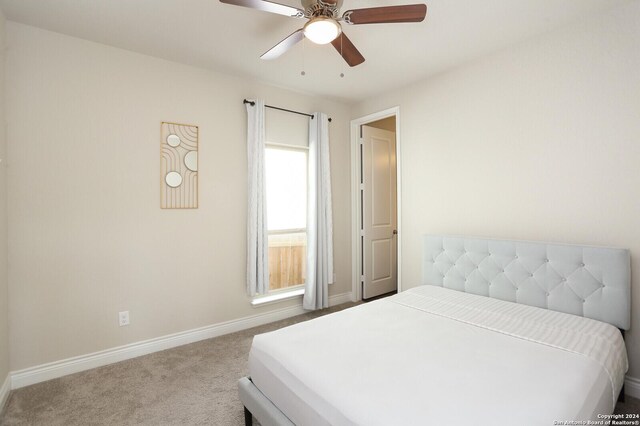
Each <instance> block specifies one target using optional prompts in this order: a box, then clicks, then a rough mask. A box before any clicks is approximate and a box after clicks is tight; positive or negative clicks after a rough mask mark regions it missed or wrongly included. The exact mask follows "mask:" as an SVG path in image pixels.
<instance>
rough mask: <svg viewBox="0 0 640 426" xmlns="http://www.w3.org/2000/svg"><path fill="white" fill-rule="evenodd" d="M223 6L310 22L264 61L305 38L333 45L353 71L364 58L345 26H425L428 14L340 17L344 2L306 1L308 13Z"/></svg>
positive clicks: (244, 0) (398, 10)
mask: <svg viewBox="0 0 640 426" xmlns="http://www.w3.org/2000/svg"><path fill="white" fill-rule="evenodd" d="M220 1H221V2H222V3H226V4H232V5H235V6H244V7H250V8H252V9H258V10H263V11H265V12H271V13H277V14H279V15H285V16H291V17H293V18H299V19H308V21H307V23H306V24H304V27H302V28H300V29H299V30H297V31H295V32H294V33H293V34H291V35H289V36H288V37H287V38H285V39H284V40H282V41H281V42H280V43H278V44H276V45H275V46H273V47H272V48H271V49H269V50H268V51H266V52H265V53H264V54H263V55H262V56H261V57H260V58H261V59H275V58H277V57H279V56H280V55H282V54H283V53H285V52H286V51H287V50H289V49H291V48H292V47H293V46H294V45H295V44H296V43H298V42H299V41H301V40H302V39H303V38H305V37H306V38H308V39H309V40H311V41H312V42H314V43H317V44H327V43H331V44H332V45H333V47H335V49H336V50H337V51H338V53H339V54H340V55H341V56H342V57H343V58H344V60H345V61H346V62H347V64H349V66H351V67H355V66H356V65H360V64H361V63H363V62H364V56H362V54H361V53H360V52H359V51H358V49H356V47H355V46H354V45H353V43H352V42H351V40H349V38H348V37H347V36H346V35H345V34H344V32H342V25H341V24H340V23H341V22H343V23H345V24H348V25H363V24H385V23H400V22H422V21H423V20H424V18H425V16H426V14H427V6H426V5H425V4H407V5H402V6H387V7H371V8H367V9H354V10H347V11H346V12H344V13H343V14H342V16H340V15H339V13H338V10H339V9H340V7H341V6H342V0H302V6H303V7H304V9H300V8H297V7H293V6H287V5H283V4H279V3H274V2H271V1H267V0H220Z"/></svg>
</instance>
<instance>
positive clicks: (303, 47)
mask: <svg viewBox="0 0 640 426" xmlns="http://www.w3.org/2000/svg"><path fill="white" fill-rule="evenodd" d="M306 45H307V43H306V40H304V39H302V71H300V75H301V76H303V77H304V76H305V75H307V73H306V72H305V71H304V68H305V66H304V57H305V54H304V53H305V51H306V47H305V46H306Z"/></svg>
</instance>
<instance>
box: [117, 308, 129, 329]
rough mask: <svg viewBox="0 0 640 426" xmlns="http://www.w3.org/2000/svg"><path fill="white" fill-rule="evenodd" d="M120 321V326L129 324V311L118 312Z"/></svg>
mask: <svg viewBox="0 0 640 426" xmlns="http://www.w3.org/2000/svg"><path fill="white" fill-rule="evenodd" d="M118 323H119V324H120V327H122V326H124V325H129V311H122V312H118Z"/></svg>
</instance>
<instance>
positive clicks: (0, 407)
mask: <svg viewBox="0 0 640 426" xmlns="http://www.w3.org/2000/svg"><path fill="white" fill-rule="evenodd" d="M10 392H11V374H7V378H6V379H5V380H4V383H3V384H2V387H0V417H2V412H3V411H4V408H5V406H6V404H7V400H8V399H9V393H10Z"/></svg>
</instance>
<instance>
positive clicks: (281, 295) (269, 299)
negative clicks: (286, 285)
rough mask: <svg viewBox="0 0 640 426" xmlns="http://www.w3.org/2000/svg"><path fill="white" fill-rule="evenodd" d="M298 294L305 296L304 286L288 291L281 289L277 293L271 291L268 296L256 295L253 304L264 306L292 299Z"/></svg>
mask: <svg viewBox="0 0 640 426" xmlns="http://www.w3.org/2000/svg"><path fill="white" fill-rule="evenodd" d="M298 296H304V287H302V288H296V289H293V290H288V291H279V292H277V293H271V294H268V295H266V296H258V297H254V298H253V300H251V306H263V305H267V304H269V303H275V302H280V301H282V300H287V299H292V298H294V297H298Z"/></svg>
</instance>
